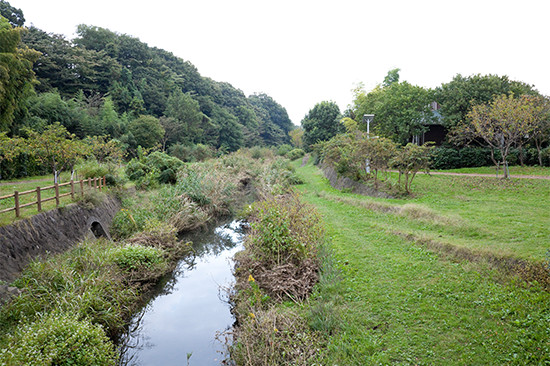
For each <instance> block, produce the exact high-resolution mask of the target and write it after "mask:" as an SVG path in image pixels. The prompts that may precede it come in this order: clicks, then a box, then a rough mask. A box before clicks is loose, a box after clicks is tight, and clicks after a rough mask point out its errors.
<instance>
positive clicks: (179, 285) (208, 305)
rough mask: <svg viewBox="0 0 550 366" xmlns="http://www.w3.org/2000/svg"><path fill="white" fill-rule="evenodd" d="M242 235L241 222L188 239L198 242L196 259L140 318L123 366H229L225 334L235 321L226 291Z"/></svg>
mask: <svg viewBox="0 0 550 366" xmlns="http://www.w3.org/2000/svg"><path fill="white" fill-rule="evenodd" d="M242 237H243V233H242V231H241V230H240V225H239V223H238V222H236V221H233V222H230V223H224V224H218V225H217V226H212V227H210V228H209V229H206V230H204V231H199V232H195V233H193V234H191V235H186V236H184V237H182V239H183V240H188V241H192V242H193V248H194V250H195V252H196V256H195V258H193V259H192V260H182V261H181V262H180V263H179V264H178V267H177V269H176V270H175V271H174V272H173V274H172V276H170V277H168V278H166V279H165V281H163V282H162V283H161V284H160V285H159V286H158V291H157V293H156V294H155V296H154V297H153V298H152V299H151V301H150V302H149V303H148V305H147V306H146V307H145V308H144V309H143V310H142V311H141V312H140V313H138V314H136V315H135V316H134V319H133V320H132V323H131V325H130V328H129V331H128V333H127V334H125V335H124V336H123V339H122V342H121V344H123V346H122V348H123V350H122V353H123V356H122V360H121V365H136V366H137V365H143V366H146V365H166V366H168V365H220V364H223V361H224V359H225V354H224V350H225V346H224V344H223V342H222V341H223V340H224V337H223V336H220V334H222V333H223V332H224V331H226V330H227V329H229V328H230V327H231V326H232V324H233V322H234V318H233V316H232V314H231V312H230V306H229V304H228V302H227V291H226V289H228V288H229V287H230V286H231V284H232V283H233V274H232V267H233V262H232V260H231V258H232V257H233V255H234V254H235V253H236V252H238V251H239V250H241V249H242ZM218 338H221V340H220V339H218Z"/></svg>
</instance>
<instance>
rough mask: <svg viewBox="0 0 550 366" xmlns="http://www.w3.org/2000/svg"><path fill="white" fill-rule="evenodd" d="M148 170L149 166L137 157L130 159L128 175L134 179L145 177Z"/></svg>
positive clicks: (127, 165) (127, 166)
mask: <svg viewBox="0 0 550 366" xmlns="http://www.w3.org/2000/svg"><path fill="white" fill-rule="evenodd" d="M148 171H149V169H148V167H147V166H146V165H145V164H144V163H142V162H141V161H140V160H139V159H136V158H134V159H132V160H130V161H129V162H128V164H126V176H127V177H128V179H130V180H133V181H137V180H138V179H140V178H142V177H144V176H145V174H147V172H148Z"/></svg>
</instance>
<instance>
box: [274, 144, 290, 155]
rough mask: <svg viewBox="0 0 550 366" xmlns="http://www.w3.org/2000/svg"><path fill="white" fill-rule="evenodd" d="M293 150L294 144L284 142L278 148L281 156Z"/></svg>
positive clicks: (278, 153)
mask: <svg viewBox="0 0 550 366" xmlns="http://www.w3.org/2000/svg"><path fill="white" fill-rule="evenodd" d="M290 150H292V146H290V145H288V144H283V145H281V146H279V147H278V148H277V155H279V156H285V155H286V154H288V153H289V152H290Z"/></svg>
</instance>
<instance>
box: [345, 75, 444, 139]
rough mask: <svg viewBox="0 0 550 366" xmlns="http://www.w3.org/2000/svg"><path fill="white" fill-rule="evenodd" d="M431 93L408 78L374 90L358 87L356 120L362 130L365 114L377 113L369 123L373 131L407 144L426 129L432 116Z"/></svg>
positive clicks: (355, 103) (355, 104) (355, 101)
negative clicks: (413, 83)
mask: <svg viewBox="0 0 550 366" xmlns="http://www.w3.org/2000/svg"><path fill="white" fill-rule="evenodd" d="M432 100H433V99H432V92H431V91H430V90H427V89H424V88H422V87H420V86H415V85H411V84H409V83H408V82H406V81H403V82H393V83H392V84H390V85H389V86H387V87H383V86H381V85H379V86H377V87H376V88H374V89H373V90H372V91H371V92H369V93H365V92H364V91H363V90H361V89H359V90H357V91H356V96H355V100H354V106H355V111H354V114H355V116H356V121H357V122H358V123H359V125H360V126H361V128H362V129H365V128H366V126H363V125H362V123H361V122H362V119H363V115H364V114H374V115H375V118H374V122H373V124H372V125H371V126H370V127H371V129H373V131H374V132H376V133H377V134H379V135H382V136H384V137H387V138H391V139H392V140H394V141H396V142H398V143H400V144H402V145H405V144H407V142H409V141H410V139H411V138H412V137H413V136H414V135H418V134H421V133H422V132H424V131H425V130H426V124H428V123H430V121H431V120H432V118H433V114H432V111H431V109H430V102H431V101H432Z"/></svg>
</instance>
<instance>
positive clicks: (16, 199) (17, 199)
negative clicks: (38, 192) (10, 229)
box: [13, 191, 20, 217]
mask: <svg viewBox="0 0 550 366" xmlns="http://www.w3.org/2000/svg"><path fill="white" fill-rule="evenodd" d="M13 198H14V200H15V217H19V213H20V212H19V192H18V191H15V192H13Z"/></svg>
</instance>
